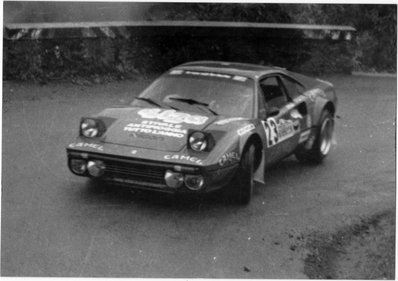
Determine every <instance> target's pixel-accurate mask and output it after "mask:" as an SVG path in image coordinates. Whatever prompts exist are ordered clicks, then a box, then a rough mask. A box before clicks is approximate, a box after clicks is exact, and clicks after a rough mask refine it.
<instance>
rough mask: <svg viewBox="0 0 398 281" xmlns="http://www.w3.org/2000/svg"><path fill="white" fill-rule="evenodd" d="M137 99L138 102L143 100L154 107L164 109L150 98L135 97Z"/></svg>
mask: <svg viewBox="0 0 398 281" xmlns="http://www.w3.org/2000/svg"><path fill="white" fill-rule="evenodd" d="M135 98H136V99H137V100H143V101H146V102H147V103H150V104H152V105H156V106H157V107H163V106H162V105H161V104H160V103H157V102H156V101H154V100H153V99H150V98H144V97H135Z"/></svg>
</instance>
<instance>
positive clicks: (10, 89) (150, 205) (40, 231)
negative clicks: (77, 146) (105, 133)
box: [1, 76, 397, 278]
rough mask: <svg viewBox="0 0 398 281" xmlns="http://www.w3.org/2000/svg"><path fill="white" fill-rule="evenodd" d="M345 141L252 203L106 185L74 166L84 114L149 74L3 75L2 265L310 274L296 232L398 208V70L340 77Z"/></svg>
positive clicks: (293, 167)
mask: <svg viewBox="0 0 398 281" xmlns="http://www.w3.org/2000/svg"><path fill="white" fill-rule="evenodd" d="M323 78H325V79H329V80H330V81H331V82H333V83H334V84H335V86H336V88H337V92H338V95H339V109H338V115H339V116H340V119H337V122H336V123H337V124H336V132H337V133H336V145H334V147H333V149H332V151H331V154H330V156H329V157H328V158H327V159H326V161H325V163H324V164H322V165H320V166H308V165H302V164H300V163H299V162H297V161H296V160H295V159H294V157H291V158H288V159H286V160H285V161H283V162H282V163H280V164H278V165H277V166H275V167H273V168H272V169H270V170H269V171H268V174H267V177H266V185H265V186H263V185H257V186H256V189H255V195H254V198H253V200H252V202H251V204H250V205H249V206H246V207H237V206H235V205H233V204H230V203H228V202H226V201H225V200H224V199H223V198H221V197H220V196H219V195H217V196H210V197H207V198H203V199H198V200H194V199H189V198H188V199H187V198H173V197H171V198H170V197H168V196H161V195H156V194H151V195H147V194H144V195H136V194H129V193H121V192H114V193H113V192H103V191H101V190H97V189H96V188H95V187H93V186H91V185H90V184H88V182H87V180H86V179H85V178H81V177H77V176H74V175H73V174H71V173H70V172H69V171H68V169H67V165H66V156H65V147H66V145H67V144H68V143H69V142H70V141H72V140H73V138H74V136H75V135H76V133H77V127H78V122H79V119H80V117H81V116H83V115H89V114H91V113H95V112H97V111H99V110H101V109H102V108H104V107H107V106H108V105H112V104H118V103H123V102H126V101H127V100H129V99H130V98H131V97H133V96H134V95H135V94H137V92H138V91H139V90H140V89H142V88H143V87H144V86H145V85H146V84H147V81H145V80H143V81H140V82H134V81H124V82H120V83H109V84H103V85H92V86H80V85H75V84H70V83H50V84H49V85H44V86H39V85H34V84H28V83H16V82H4V84H3V134H2V136H3V143H2V156H3V161H2V201H1V203H2V206H1V207H2V209H1V211H2V213H1V275H3V276H73V277H78V276H84V277H100V276H101V277H164V278H169V277H175V278H180V277H185V278H195V277H202V278H306V276H305V275H304V273H303V272H304V271H303V260H304V258H305V256H306V254H307V252H306V251H305V248H303V249H298V248H296V247H293V246H292V245H294V244H295V243H297V240H300V239H301V238H302V237H305V235H306V234H309V233H313V232H316V231H321V232H333V231H334V230H335V229H336V228H338V227H340V226H343V225H347V224H350V223H353V222H355V221H356V220H358V219H359V218H361V217H366V216H371V215H372V214H374V213H377V212H381V211H384V210H388V209H394V208H395V169H396V166H395V116H396V114H395V110H396V92H397V89H396V79H395V78H380V77H379V78H371V77H349V76H341V77H337V76H333V77H323Z"/></svg>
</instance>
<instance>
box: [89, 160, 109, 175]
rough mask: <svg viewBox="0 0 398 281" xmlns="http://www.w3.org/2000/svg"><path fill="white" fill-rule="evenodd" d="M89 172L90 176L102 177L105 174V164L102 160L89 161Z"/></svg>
mask: <svg viewBox="0 0 398 281" xmlns="http://www.w3.org/2000/svg"><path fill="white" fill-rule="evenodd" d="M87 170H88V173H89V174H90V176H93V177H100V176H102V175H103V174H104V172H105V164H104V162H102V161H100V160H93V161H88V163H87Z"/></svg>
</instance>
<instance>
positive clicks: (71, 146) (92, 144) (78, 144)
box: [69, 142, 104, 151]
mask: <svg viewBox="0 0 398 281" xmlns="http://www.w3.org/2000/svg"><path fill="white" fill-rule="evenodd" d="M69 147H70V148H75V147H79V148H84V147H88V148H93V149H97V150H99V151H104V147H103V146H102V145H99V144H95V143H88V142H77V143H71V144H70V145H69Z"/></svg>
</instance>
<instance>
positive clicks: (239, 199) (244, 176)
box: [232, 145, 255, 205]
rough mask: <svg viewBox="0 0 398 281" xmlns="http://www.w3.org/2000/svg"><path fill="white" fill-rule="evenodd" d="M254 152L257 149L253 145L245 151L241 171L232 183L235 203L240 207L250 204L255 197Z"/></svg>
mask: <svg viewBox="0 0 398 281" xmlns="http://www.w3.org/2000/svg"><path fill="white" fill-rule="evenodd" d="M254 152H255V148H254V146H253V145H250V146H249V147H248V148H247V149H245V150H244V152H243V154H242V157H241V160H240V164H239V169H238V171H237V173H236V175H235V177H234V180H233V182H232V184H233V187H234V194H233V195H234V199H235V200H234V201H235V202H236V203H238V204H240V205H247V204H249V202H250V200H251V198H252V195H253V186H254Z"/></svg>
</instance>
